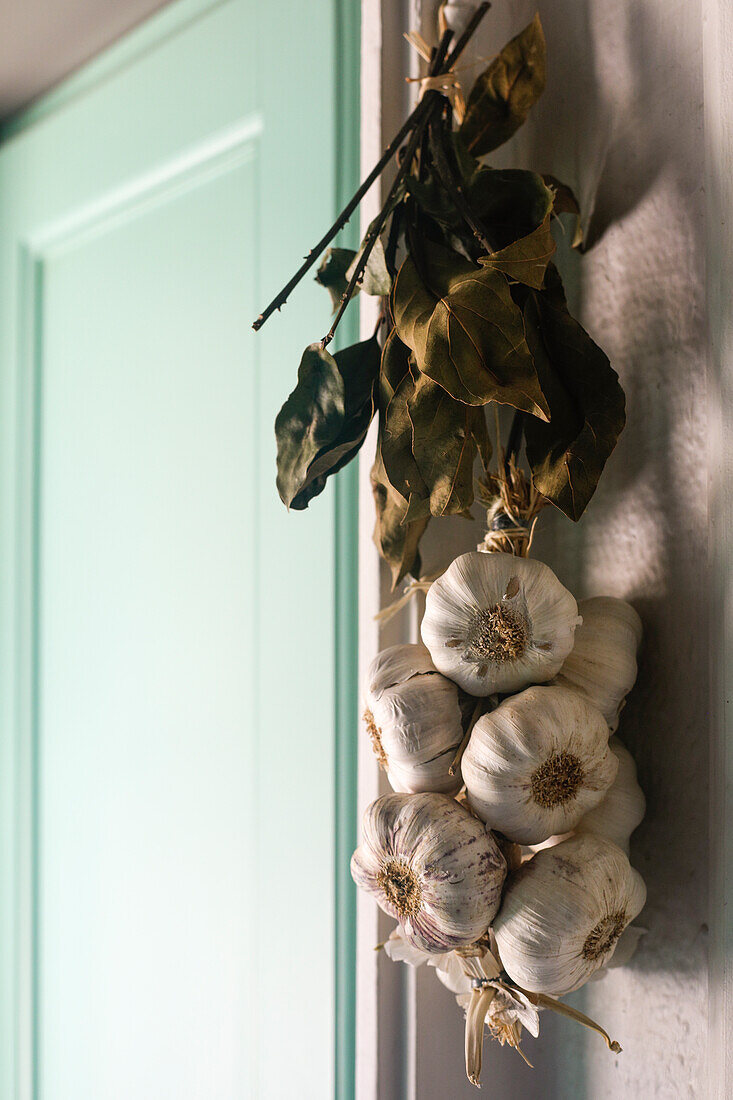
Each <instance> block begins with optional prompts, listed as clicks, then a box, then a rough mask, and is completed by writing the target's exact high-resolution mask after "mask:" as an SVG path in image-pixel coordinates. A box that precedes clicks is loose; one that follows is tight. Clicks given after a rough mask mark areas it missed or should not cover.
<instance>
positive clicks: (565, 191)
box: [542, 173, 583, 248]
mask: <svg viewBox="0 0 733 1100" xmlns="http://www.w3.org/2000/svg"><path fill="white" fill-rule="evenodd" d="M542 179H543V180H544V181H545V183H546V184H547V186H548V187H549V188H550V189H551V190H552V192H553V202H552V213H553V216H554V217H556V218H560V217H561V215H563V214H569V215H570V218H571V219H572V220H571V225H572V227H573V239H572V241H571V245H572V247H573V248H580V247H581V245H582V243H583V230H582V228H581V225H580V203H579V202H578V200H577V199H576V197H575V192H574V191H573V189H572V188H571V187H568V185H567V183H561V181H560V180H559V179H557V178H556V177H555V176H550V175H548V174H547V173H543V176H542Z"/></svg>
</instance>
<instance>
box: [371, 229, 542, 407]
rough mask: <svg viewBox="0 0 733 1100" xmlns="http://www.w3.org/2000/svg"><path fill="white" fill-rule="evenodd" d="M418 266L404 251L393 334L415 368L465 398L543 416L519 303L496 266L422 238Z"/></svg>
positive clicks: (395, 294)
mask: <svg viewBox="0 0 733 1100" xmlns="http://www.w3.org/2000/svg"><path fill="white" fill-rule="evenodd" d="M422 253H423V255H422V257H421V270H420V271H418V268H417V265H416V263H415V260H414V259H413V258H412V257H411V256H408V257H407V259H406V260H405V261H404V263H403V265H402V267H401V268H400V271H399V274H398V276H397V279H396V281H395V287H394V292H393V299H392V306H393V314H394V319H395V326H396V329H397V334H398V336H399V337H400V339H401V340H402V341H403V343H405V344H406V345H407V346H408V347H409V348H410V350H411V351H412V352H413V354H414V356H415V360H416V363H417V366H418V368H419V370H421V371H422V373H423V374H426V375H427V376H428V377H429V378H432V380H433V381H434V382H437V384H438V385H439V386H442V388H443V389H444V390H446V391H447V392H448V393H449V394H450V395H451V397H453V398H455V399H456V400H457V401H463V402H464V403H465V404H469V405H485V404H486V403H487V402H489V401H498V402H499V403H501V404H505V405H512V406H514V408H517V409H521V410H522V411H524V412H528V413H531V415H532V416H539V417H540V418H542V419H545V420H546V419H547V417H548V414H549V409H548V407H547V402H546V401H545V398H544V396H543V394H542V390H541V388H540V384H539V381H538V378H537V372H536V370H535V366H534V362H533V360H532V355H531V353H530V350H529V347H528V346H527V341H526V339H525V336H524V323H523V320H522V314H521V311H520V310H519V308H518V307H517V306H516V305H515V303H514V301H513V300H512V297H511V294H510V292H509V286H508V284H507V281H506V279H505V278H504V276H503V275H501V274H500V273H499V272H498V271H492V270H491V268H487V267H479V266H476V265H475V264H473V263H471V262H470V261H469V260H466V259H464V258H463V257H461V256H459V255H457V253H455V252H451V251H450V250H449V249H446V248H443V247H442V246H440V245H435V244H432V243H430V242H425V243H424V248H423V249H422Z"/></svg>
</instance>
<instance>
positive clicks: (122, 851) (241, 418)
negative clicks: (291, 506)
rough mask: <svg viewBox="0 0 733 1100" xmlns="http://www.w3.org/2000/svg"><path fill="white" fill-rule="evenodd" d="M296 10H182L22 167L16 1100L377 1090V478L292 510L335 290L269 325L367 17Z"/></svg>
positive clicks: (17, 279) (13, 960)
mask: <svg viewBox="0 0 733 1100" xmlns="http://www.w3.org/2000/svg"><path fill="white" fill-rule="evenodd" d="M286 7H287V8H288V11H287V12H284V11H283V7H282V6H279V18H278V19H277V20H276V19H275V18H274V15H273V14H272V13H271V14H267V13H264V12H260V13H257V12H256V10H255V7H254V5H253V4H249V3H247V2H245V0H228V2H224V3H222V2H219V3H211V4H203V3H199V4H196V5H194V4H192V3H184V4H181V5H174V6H173V7H172V8H171V9H169V10H168V11H166V12H164V13H163V16H161V17H159V18H158V20H153V21H151V22H152V23H154V24H157V26H158V31H157V33H156V34H153V32H152V30H151V27H150V25H147V26H146V27H145V28H143V29H142V31H141V32H139V34H138V38H139V42H138V44H137V46H136V45H135V41H134V39H135V36H131V39H130V41H129V42H128V43H125V44H124V45H123V46H121V47H119V48H118V49H117V60H116V62H114V59H113V61H112V62H110V61H107V60H104V61H103V62H100V63H98V66H100V65H101V66H102V69H101V70H100V75H99V76H98V78H97V79H95V80H90V79H89V78H88V77H85V76H84V75H82V77H80V78H78V79H79V81H80V84H79V85H78V88H79V90H78V94H76V95H70V96H69V95H68V94H65V93H60V98H59V104H58V106H56V107H55V109H54V104H53V102H51V104H50V107H49V110H48V112H47V113H46V114H45V115H44V114H41V115H40V116H39V117H38V118H37V119H36V118H34V117H33V116H32V117H31V118H30V120H29V122H28V124H27V125H26V126H25V127H22V128H20V129H19V130H18V132H17V133H15V134H12V135H11V136H9V137H8V138H7V139H6V141H5V144H4V145H3V146H2V147H0V187H1V188H2V190H3V195H4V199H5V205H4V209H5V215H4V224H3V227H2V228H3V233H2V237H3V245H2V247H3V264H4V271H5V273H6V274H8V275H9V276H10V279H9V280H7V279H6V280H5V281H4V284H3V285H4V286H5V287H6V288H7V290H6V291H5V292H3V293H2V294H0V307H1V311H2V315H3V317H4V319H5V322H6V325H5V341H6V343H5V351H6V355H5V356H4V360H3V396H4V397H5V398H7V402H6V401H4V402H3V406H4V412H5V414H6V421H5V426H6V427H7V429H8V433H9V435H10V438H11V439H12V441H13V447H8V448H7V450H6V452H4V456H3V490H4V503H5V512H4V514H5V517H6V519H12V521H13V522H12V524H11V526H12V527H13V528H14V529H15V533H16V542H15V546H16V548H17V554H16V556H15V558H12V556H11V558H10V562H9V564H12V565H13V566H14V568H12V569H11V568H8V570H7V573H6V574H4V577H3V581H4V586H3V597H4V603H3V609H4V611H5V612H6V613H7V614H5V615H4V616H3V630H4V637H5V638H6V639H7V640H11V639H12V640H13V641H14V642H15V651H16V656H17V662H16V664H15V666H14V667H13V668H12V669H11V670H6V671H5V673H4V675H5V677H6V679H5V681H4V685H3V686H4V687H6V688H7V689H8V691H9V694H10V698H11V699H12V700H13V701H14V703H15V706H14V707H13V708H12V709H11V708H10V707H7V706H6V709H5V713H4V715H3V719H4V722H3V739H2V761H0V763H2V764H3V769H2V770H3V774H4V776H7V775H8V774H11V775H13V776H15V777H16V778H15V781H14V782H13V784H12V785H10V784H8V782H7V779H4V780H3V782H4V786H3V794H4V795H5V796H7V802H5V803H4V805H3V807H2V811H1V812H2V818H1V819H0V821H1V822H2V849H0V854H1V856H2V866H1V867H0V872H1V874H2V884H3V885H4V886H5V887H6V888H5V889H3V891H2V897H3V906H4V907H3V910H2V928H3V929H6V930H7V933H8V934H7V936H5V937H3V944H2V951H3V954H2V957H1V962H2V971H1V972H0V976H1V977H2V1009H3V1015H2V1017H1V1018H0V1023H2V1051H3V1054H6V1055H7V1058H0V1066H2V1068H1V1069H0V1090H2V1095H3V1096H5V1095H7V1096H8V1097H18V1098H22V1100H30V1098H31V1097H34V1098H36V1097H37V1098H38V1100H158V1098H161V1097H167V1096H170V1097H175V1098H176V1100H194V1098H195V1100H199V1098H201V1100H204V1098H205V1100H230V1098H231V1100H235V1098H236V1100H240V1098H249V1097H268V1098H269V1097H280V1096H283V1097H285V1096H288V1097H290V1096H293V1095H298V1096H299V1097H301V1096H302V1097H314V1098H316V1097H317V1098H318V1100H321V1098H323V1097H326V1096H329V1095H334V1093H336V1094H337V1095H339V1096H346V1095H347V1094H349V1092H350V1090H351V1073H350V1068H349V1065H348V1064H346V1065H345V1064H344V1059H346V1062H347V1063H348V1060H349V1058H350V1050H351V1049H352V1039H351V1034H350V1028H351V1027H352V1026H353V1007H352V1005H351V1001H350V998H351V993H352V990H353V980H352V978H351V972H352V969H353V960H352V958H351V947H352V941H351V924H350V914H351V913H352V909H353V907H352V899H351V896H350V894H349V893H347V892H346V890H345V885H344V878H343V875H342V874H341V873H337V870H336V868H337V859H338V862H339V863H340V862H341V861H342V858H343V849H347V848H348V847H349V845H350V843H351V836H350V835H344V832H345V828H346V831H348V832H350V829H351V817H350V814H351V807H350V805H349V804H348V799H349V798H350V796H351V794H350V792H351V790H352V789H353V783H352V782H351V776H352V772H353V763H352V760H351V758H350V757H349V756H348V754H347V755H345V754H344V749H343V745H344V743H345V742H346V743H348V741H350V740H351V739H353V728H351V725H352V722H351V719H352V711H353V702H354V701H353V699H347V700H346V701H344V699H343V697H342V696H340V695H339V694H338V691H339V690H342V689H339V687H338V685H339V684H340V683H346V684H347V685H348V684H350V683H351V680H352V679H353V677H352V671H353V670H352V664H353V657H354V641H353V631H354V630H355V623H354V622H353V617H351V616H350V615H349V608H348V600H349V599H353V598H355V596H352V594H351V593H350V592H349V586H348V583H346V584H345V583H344V581H345V578H348V575H349V574H350V573H353V571H354V567H355V563H354V561H353V559H352V558H351V557H348V556H344V553H343V542H344V541H346V542H348V544H349V545H352V544H353V539H352V540H349V539H348V534H349V532H350V531H351V530H352V529H353V524H354V518H355V517H354V505H353V499H352V491H353V485H352V480H353V479H345V478H342V479H341V483H340V484H339V485H337V486H336V487H331V488H330V489H329V490H328V491H327V492H326V493H325V494H324V496H323V498H320V499H319V500H318V501H317V502H315V505H314V507H313V508H312V510H310V511H309V513H307V514H305V515H291V516H288V515H287V514H286V513H285V510H284V509H283V508H282V506H281V505H280V503H279V501H278V500H277V497H276V492H275V488H274V476H273V475H274V441H273V434H272V421H273V418H274V414H275V411H276V409H277V407H278V404H279V403H280V401H281V400H282V398H283V396H284V395H285V393H286V392H287V391H288V389H289V388H290V387H291V385H292V380H293V376H294V369H295V366H296V365H297V351H294V349H297V348H298V347H299V346H300V345H301V344H302V343H304V342H305V339H307V333H309V332H311V331H312V328H313V324H314V323H315V324H316V325H318V324H321V323H323V322H326V321H327V310H326V308H325V303H324V302H323V301H322V300H321V298H320V295H318V294H317V293H316V291H315V288H313V287H312V285H311V282H310V280H308V285H306V286H305V287H303V289H302V292H299V294H298V295H297V296H296V297H295V298H294V299H293V302H292V304H291V305H290V306H289V307H288V311H287V312H284V313H283V314H282V316H281V317H280V318H278V319H277V320H274V321H273V322H271V326H272V331H267V330H266V331H264V332H263V333H262V334H261V335H259V336H255V335H254V334H253V333H252V330H251V328H250V324H251V320H252V318H253V317H254V316H255V315H256V314H257V313H258V312H259V310H260V309H261V307H262V305H263V304H264V302H265V301H266V299H267V297H268V296H269V295H270V294H271V293H273V292H274V290H275V289H276V288H277V287H276V285H273V282H274V283H275V284H276V283H277V280H279V279H281V278H284V277H285V276H286V275H287V270H286V268H287V266H288V265H289V264H290V262H291V258H292V257H293V255H296V256H297V255H298V253H299V252H302V251H304V250H305V249H306V248H307V246H308V243H309V241H312V240H313V239H315V237H316V236H318V235H319V231H320V230H321V227H322V225H323V224H324V223H327V222H328V221H329V220H331V219H332V217H333V213H334V208H335V204H336V198H337V196H336V194H335V188H334V187H330V186H329V182H328V181H334V182H335V180H336V178H337V168H338V167H339V162H338V156H337V151H336V150H337V142H338V140H339V138H340V136H341V135H339V132H338V131H339V111H338V105H337V103H336V95H337V89H336V82H335V81H334V82H333V87H331V88H329V87H328V83H327V81H324V82H322V83H321V84H320V86H319V88H318V89H316V88H315V87H313V86H312V82H311V86H307V87H306V86H305V85H306V79H305V78H306V75H307V71H308V56H309V54H308V51H309V50H310V51H313V50H318V51H320V52H321V53H323V51H324V50H325V52H326V55H327V57H328V55H329V53H330V56H331V58H332V59H333V58H334V57H335V52H336V50H337V49H339V48H340V47H342V45H343V34H344V29H345V28H346V29H348V32H349V34H351V33H353V29H354V24H353V21H352V22H351V23H349V22H348V20H347V21H346V22H344V19H343V16H344V11H343V10H339V11H337V9H336V8H335V7H334V6H332V5H331V4H330V3H329V4H326V3H322V4H318V5H315V7H310V9H309V11H308V12H307V13H305V12H301V11H300V10H299V5H296V4H295V3H294V2H293V3H292V4H290V2H289V3H288V5H286ZM291 8H292V11H291V10H290V9H291ZM351 14H352V15H353V12H352V13H351ZM286 15H288V16H290V18H289V19H284V16H286ZM340 35H341V38H340V37H339V36H340ZM255 43H256V49H255ZM112 52H113V53H114V51H112ZM352 52H353V46H352ZM268 57H269V59H270V60H269V63H268V61H267V58H268ZM279 57H282V60H283V64H284V65H285V66H286V69H285V71H286V72H287V74H288V75H287V77H286V78H283V77H282V74H281V70H279V69H278V71H277V72H275V68H276V62H277V59H278V58H279ZM104 66H106V68H105V67H104ZM270 70H272V71H270ZM334 71H335V70H334ZM353 75H354V74H353V73H352V77H353ZM85 81H86V83H85ZM72 90H73V89H72ZM293 102H294V103H296V104H297V107H296V109H295V111H294V112H293V111H288V110H287V109H286V108H287V105H288V103H293ZM351 123H352V125H353V135H352V136H353V141H354V144H356V138H357V131H356V125H355V120H353V119H352V120H351ZM296 131H297V132H296ZM65 150H68V152H65ZM72 151H73V155H71V152H72ZM293 159H294V160H295V161H298V160H300V163H302V164H304V165H305V168H306V169H307V170H308V171H306V172H304V178H311V179H313V180H317V182H318V187H317V188H316V187H313V188H311V187H309V186H306V187H305V188H304V189H303V199H302V201H300V202H293V200H292V186H293V176H292V173H291V172H290V171H289V167H290V165H291V163H292V161H293ZM352 159H353V158H352ZM341 171H342V174H343V165H341ZM308 172H309V173H310V175H308ZM324 179H325V180H326V181H327V182H326V185H325V187H324V185H323V182H322V181H323V180H324ZM286 192H287V193H288V195H289V202H288V203H287V204H285V203H283V202H281V197H282V198H283V199H284V196H285V194H286ZM270 242H272V246H271V243H270ZM291 242H292V244H291ZM296 242H297V244H296ZM265 245H267V247H265ZM325 327H327V325H325ZM8 329H9V330H10V335H8ZM304 333H305V334H306V337H305V338H304V336H303V334H304ZM14 405H15V408H16V409H17V412H18V415H17V418H11V417H10V416H9V415H7V411H8V409H13V407H14ZM337 534H338V538H339V542H338V544H337ZM344 534H346V535H347V540H344V538H343V536H344ZM6 545H7V546H8V547H10V546H11V545H12V543H11V541H10V539H8V541H7V543H6ZM337 592H340V593H341V594H342V595H343V594H344V593H345V594H346V597H347V605H346V606H345V605H344V603H343V601H342V602H341V605H340V606H338V605H337V599H336V596H337ZM13 609H14V614H13V613H12V612H13ZM11 672H12V677H11ZM5 698H6V699H7V696H6V697H5ZM8 769H9V770H8ZM337 775H339V776H340V777H341V780H342V781H341V780H340V781H339V782H338V783H337V781H336V777H337ZM345 800H347V801H345ZM8 806H9V807H10V810H9V809H8ZM337 853H338V855H337ZM344 914H345V915H346V919H344ZM14 1024H15V1026H14ZM337 1025H338V1026H337ZM2 1074H5V1077H4V1078H2Z"/></svg>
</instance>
